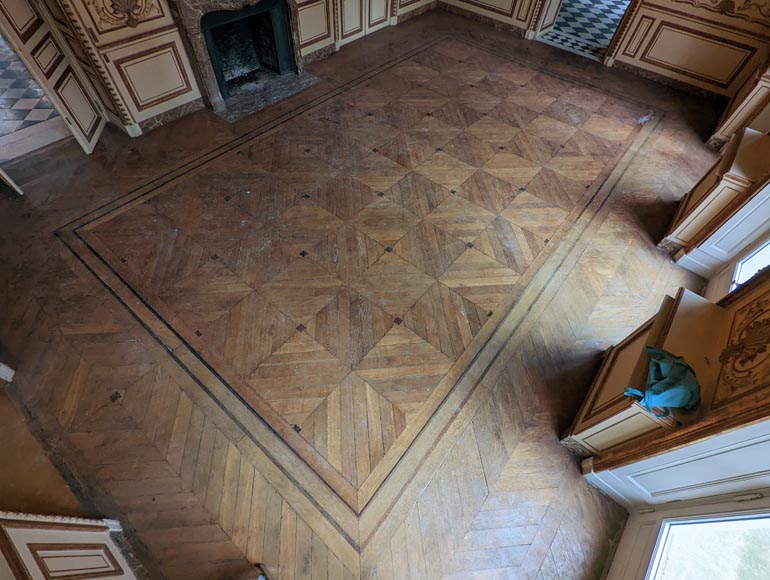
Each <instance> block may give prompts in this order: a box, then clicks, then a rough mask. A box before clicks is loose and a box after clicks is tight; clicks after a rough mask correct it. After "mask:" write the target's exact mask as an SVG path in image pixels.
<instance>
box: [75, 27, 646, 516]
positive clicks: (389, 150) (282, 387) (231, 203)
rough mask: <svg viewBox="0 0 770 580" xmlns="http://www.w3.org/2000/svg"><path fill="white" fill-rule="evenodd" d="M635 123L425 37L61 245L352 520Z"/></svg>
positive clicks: (564, 87) (487, 55)
mask: <svg viewBox="0 0 770 580" xmlns="http://www.w3.org/2000/svg"><path fill="white" fill-rule="evenodd" d="M637 110H638V107H637V106H636V105H633V104H627V103H625V102H624V101H622V100H620V99H617V98H616V97H610V96H609V95H605V94H604V93H602V92H600V91H596V90H593V89H587V88H585V87H583V86H582V85H580V84H579V83H577V82H575V83H570V82H567V81H565V80H563V79H559V78H556V77H553V76H551V75H549V74H546V73H543V72H541V71H537V70H535V69H532V68H529V67H527V66H524V65H522V64H519V63H516V62H513V61H511V60H508V59H506V58H504V57H501V56H498V55H497V54H494V53H492V52H489V51H486V50H482V49H480V48H476V47H475V46H471V45H470V44H467V43H465V42H459V41H454V40H446V39H444V40H440V41H437V42H435V43H433V44H432V45H431V46H427V47H426V48H423V49H421V50H420V51H417V52H415V53H414V54H412V55H411V56H408V57H404V58H402V59H400V60H399V59H396V61H394V62H391V63H390V64H388V65H385V66H383V67H382V68H381V69H380V70H379V71H378V72H377V73H376V74H373V75H370V76H368V77H367V78H366V79H365V80H360V81H357V82H355V83H351V84H350V85H349V86H347V87H346V89H345V90H342V91H340V92H337V93H334V94H329V95H328V96H327V97H324V98H323V99H319V100H318V102H313V103H311V104H310V105H309V106H308V107H307V108H306V109H304V110H303V111H301V112H297V113H296V114H292V115H288V116H287V117H286V119H285V120H283V121H281V123H280V124H278V125H276V127H275V128H274V129H272V130H271V131H270V132H269V133H267V134H258V135H255V136H253V137H250V138H249V139H247V140H244V141H243V142H240V143H237V144H234V145H232V146H231V148H230V149H228V150H227V151H225V152H224V153H222V154H220V155H217V156H212V157H211V159H209V160H207V161H204V162H202V163H201V164H200V165H201V166H200V167H198V168H196V170H195V171H189V172H187V173H184V174H182V175H180V176H179V177H178V178H177V179H176V181H174V182H173V183H171V184H169V185H167V186H160V187H156V188H154V189H150V190H149V191H148V192H140V193H138V194H132V195H135V198H131V200H129V203H121V204H120V205H116V206H114V207H107V208H105V209H104V210H103V211H101V213H100V214H99V215H98V216H97V217H96V218H93V216H89V217H88V218H83V220H81V221H80V222H75V224H74V225H73V226H72V228H71V230H70V232H71V233H72V235H76V236H78V238H82V239H83V240H85V241H87V243H88V251H87V252H86V251H84V256H83V259H84V260H85V261H86V262H88V261H91V260H95V261H98V262H99V263H102V264H107V265H108V266H109V269H110V270H111V271H112V272H114V273H116V274H117V275H119V276H120V280H121V282H120V283H121V284H123V285H125V288H130V289H131V290H132V291H133V292H134V293H135V295H137V296H141V299H142V304H146V305H148V309H150V308H151V313H152V316H155V317H156V319H157V322H155V323H152V324H150V322H148V326H151V327H152V328H155V327H156V326H157V325H158V324H162V325H165V327H164V328H166V329H167V330H168V329H169V328H170V329H172V330H173V332H168V331H167V330H166V331H163V332H161V331H158V332H159V336H161V337H166V336H173V337H175V338H174V340H175V341H176V342H174V345H173V346H172V347H170V348H176V349H180V350H179V352H180V353H181V352H182V351H183V350H184V349H188V350H189V351H190V353H193V354H190V356H189V358H190V359H193V358H195V359H196V360H201V361H205V364H206V365H207V367H206V368H209V369H211V370H212V372H215V373H216V376H217V380H220V381H222V383H223V384H224V385H226V388H227V389H229V392H233V393H236V394H237V395H238V396H239V397H241V399H242V401H243V404H244V405H245V406H246V407H247V408H248V409H249V410H250V411H253V412H254V413H255V414H257V415H258V416H259V417H260V418H261V420H264V421H265V422H266V424H267V425H269V428H270V430H271V432H273V433H274V434H275V436H276V437H280V439H281V445H286V446H288V448H289V449H291V450H293V451H292V453H295V454H296V456H297V457H298V458H299V459H297V460H298V461H300V460H301V461H304V463H305V465H307V466H309V467H310V468H311V470H312V471H311V473H313V474H314V476H315V477H318V478H320V479H321V480H322V481H323V482H325V483H324V484H323V485H328V486H329V488H330V489H331V490H332V492H333V493H335V494H337V496H338V497H339V498H340V499H341V500H342V501H343V502H344V503H345V504H346V505H347V506H348V508H350V509H352V510H353V512H355V513H356V514H360V513H361V512H362V510H363V509H364V508H365V507H366V506H367V505H368V504H369V502H371V501H372V500H373V498H375V496H376V494H377V493H378V490H379V489H380V488H381V486H384V485H386V484H387V479H388V476H389V474H390V473H391V471H392V470H393V469H396V468H397V466H398V464H399V462H401V460H402V458H403V457H404V454H406V453H411V451H409V450H410V447H411V445H412V443H413V442H414V441H415V440H416V437H418V435H419V433H420V432H421V430H422V429H423V428H424V427H425V425H426V424H427V421H429V420H430V418H431V416H432V415H433V414H434V413H436V412H437V411H438V409H439V407H438V405H439V403H440V401H441V400H442V397H444V396H445V395H446V394H447V393H450V392H451V390H452V389H453V388H455V386H456V381H457V380H458V377H460V376H462V374H463V372H464V371H465V369H466V367H467V365H468V364H469V362H470V361H472V360H473V359H474V356H476V354H477V353H478V350H479V349H480V348H481V346H482V345H483V344H484V343H485V341H487V340H488V339H489V338H490V336H491V335H492V333H493V332H494V331H495V328H496V327H497V324H498V323H499V321H500V320H501V318H502V316H503V314H504V313H505V312H506V311H507V309H509V308H510V307H511V305H512V304H514V300H515V299H516V296H517V294H516V292H518V290H517V288H519V289H520V288H522V287H523V285H525V284H526V283H527V282H528V281H530V280H532V279H533V277H534V275H535V273H536V270H535V265H537V264H542V263H543V261H544V260H545V258H546V257H547V256H549V255H550V253H551V252H553V251H555V248H556V247H558V244H559V242H560V240H561V239H562V238H563V237H564V235H565V233H566V232H567V230H568V229H569V227H570V225H571V222H570V216H571V215H578V214H579V213H580V211H581V209H582V208H583V204H585V203H587V200H588V199H590V197H591V195H592V194H593V193H595V192H596V191H597V189H598V187H599V186H600V184H601V183H602V182H603V180H604V179H605V178H606V177H607V175H608V174H609V172H610V171H612V169H613V168H614V167H615V165H616V164H617V162H618V160H619V159H620V157H621V156H622V155H623V153H624V152H625V151H626V150H627V149H628V148H629V146H630V145H631V144H632V142H633V141H634V139H635V138H636V135H637V134H638V133H639V130H640V129H639V127H638V126H637V125H635V124H634V123H633V120H632V119H633V115H634V114H635V113H636V112H637ZM134 200H135V201H134ZM141 202H146V203H141ZM68 235H69V234H68ZM538 267H539V266H538ZM142 312H143V314H137V316H150V314H148V313H147V312H145V311H142ZM153 320H155V319H153ZM153 324H155V326H153ZM164 332H166V334H164ZM161 340H165V338H161ZM169 340H171V339H169ZM180 356H181V355H180ZM190 372H191V373H193V374H194V373H195V372H196V371H192V370H191V371H190ZM292 457H293V456H292ZM284 458H285V457H284ZM277 461H278V462H279V463H280V461H282V459H278V460H277ZM286 461H287V463H286V465H289V464H290V463H291V462H290V461H289V460H288V459H286ZM292 461H293V460H292ZM282 469H287V470H291V469H292V468H291V467H285V466H284V467H282Z"/></svg>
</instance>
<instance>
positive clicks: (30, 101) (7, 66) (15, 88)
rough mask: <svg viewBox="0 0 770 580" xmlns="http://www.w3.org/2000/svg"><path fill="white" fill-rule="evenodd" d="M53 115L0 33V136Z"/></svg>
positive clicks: (36, 85) (38, 88)
mask: <svg viewBox="0 0 770 580" xmlns="http://www.w3.org/2000/svg"><path fill="white" fill-rule="evenodd" d="M57 115H58V113H57V112H56V110H55V109H54V108H53V105H52V104H51V103H50V102H49V101H48V99H47V98H46V97H45V94H44V93H43V90H42V89H41V88H40V87H39V86H38V84H37V83H36V82H35V81H34V79H33V78H32V76H31V75H30V74H29V72H28V71H27V69H26V68H25V66H24V65H23V64H22V62H21V61H20V60H19V58H18V57H17V56H16V54H15V53H14V52H13V50H11V47H10V46H9V45H8V44H7V42H6V40H5V39H4V38H3V37H2V36H0V137H3V136H5V135H9V134H11V133H14V132H16V131H21V130H22V129H26V128H27V127H31V126H32V125H36V124H37V123H42V122H43V121H47V120H48V119H53V118H54V117H56V116H57Z"/></svg>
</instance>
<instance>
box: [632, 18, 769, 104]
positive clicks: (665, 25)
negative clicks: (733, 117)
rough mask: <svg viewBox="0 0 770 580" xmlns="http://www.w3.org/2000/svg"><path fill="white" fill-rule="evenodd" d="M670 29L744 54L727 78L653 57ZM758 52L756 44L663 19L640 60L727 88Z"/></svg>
mask: <svg viewBox="0 0 770 580" xmlns="http://www.w3.org/2000/svg"><path fill="white" fill-rule="evenodd" d="M668 30H671V31H675V32H678V33H682V34H686V35H688V36H691V37H692V38H695V39H698V40H700V41H706V42H709V41H710V42H711V43H712V44H714V45H715V46H719V47H720V48H722V49H723V48H729V49H737V50H743V51H744V56H743V58H742V59H741V60H740V61H739V62H738V64H736V66H735V67H734V68H733V70H732V72H731V73H730V75H729V76H728V77H727V78H726V79H720V78H718V77H715V76H709V75H705V74H703V73H702V72H697V71H694V70H691V69H687V68H685V67H683V66H680V65H677V64H674V63H672V62H666V61H663V60H661V59H659V58H655V57H653V56H652V55H651V53H652V51H653V50H654V49H655V45H656V43H657V42H658V41H659V40H660V38H661V36H662V34H663V33H664V32H666V31H668ZM756 53H757V48H756V47H754V46H750V45H747V44H741V43H739V42H736V41H731V42H730V43H728V42H726V41H725V39H723V38H720V37H718V36H715V35H713V34H710V33H708V32H704V31H701V30H696V29H694V28H689V27H687V26H684V25H682V24H678V23H676V22H670V21H666V20H661V21H659V22H658V26H657V28H656V29H655V32H654V33H653V36H652V39H651V40H650V42H649V43H648V44H647V46H646V48H645V50H644V52H643V53H642V56H641V57H640V58H639V60H640V61H641V62H643V63H645V64H649V65H652V66H654V67H658V68H662V69H664V70H668V71H670V72H673V73H676V74H679V75H682V76H684V77H688V78H691V79H694V80H698V81H700V82H703V83H707V84H711V85H714V86H718V87H720V88H723V89H727V88H729V87H730V86H731V85H732V83H733V81H735V79H736V78H738V76H739V75H740V74H741V73H742V72H743V69H744V68H745V66H746V64H747V63H748V62H750V61H751V59H752V58H753V57H754V55H755V54H756Z"/></svg>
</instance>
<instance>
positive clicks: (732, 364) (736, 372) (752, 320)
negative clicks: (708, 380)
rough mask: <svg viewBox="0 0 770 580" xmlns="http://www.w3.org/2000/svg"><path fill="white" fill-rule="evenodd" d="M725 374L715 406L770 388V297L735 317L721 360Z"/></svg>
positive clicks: (753, 303) (720, 383) (718, 386)
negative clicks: (748, 393) (735, 397)
mask: <svg viewBox="0 0 770 580" xmlns="http://www.w3.org/2000/svg"><path fill="white" fill-rule="evenodd" d="M719 362H721V363H722V371H721V373H720V377H719V381H718V383H717V389H716V396H715V405H718V404H722V403H724V402H725V401H726V400H729V399H731V398H733V397H734V396H736V395H738V396H741V395H744V394H746V393H747V392H753V391H755V390H757V389H764V388H767V387H768V386H770V295H768V293H766V294H765V296H764V297H763V298H761V299H759V300H756V301H754V302H751V303H749V304H747V305H746V306H744V307H743V308H741V309H739V310H738V312H737V313H736V314H735V319H734V321H733V326H732V329H731V331H730V340H729V342H728V344H727V347H726V348H725V349H724V351H722V354H721V356H720V357H719Z"/></svg>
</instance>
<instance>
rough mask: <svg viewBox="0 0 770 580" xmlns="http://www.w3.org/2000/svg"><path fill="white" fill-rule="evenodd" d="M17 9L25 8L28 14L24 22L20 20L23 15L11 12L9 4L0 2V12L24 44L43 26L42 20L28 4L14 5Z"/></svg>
mask: <svg viewBox="0 0 770 580" xmlns="http://www.w3.org/2000/svg"><path fill="white" fill-rule="evenodd" d="M14 6H16V7H17V8H22V9H24V8H26V9H27V10H28V11H29V12H28V14H26V20H20V19H23V18H24V17H25V15H24V14H23V13H18V12H17V11H12V10H11V9H10V8H11V7H12V6H11V4H10V2H7V1H4V2H0V12H2V13H3V16H5V18H6V19H7V20H8V24H10V25H11V29H12V30H13V32H14V33H15V34H16V35H17V36H18V37H19V39H20V40H21V42H22V43H26V42H27V41H28V40H29V39H30V38H32V36H34V34H35V33H36V32H37V31H38V29H39V28H40V27H41V26H43V19H42V18H41V17H40V14H38V12H37V9H36V8H35V7H34V6H33V5H32V4H30V3H29V2H20V3H15V4H14Z"/></svg>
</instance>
